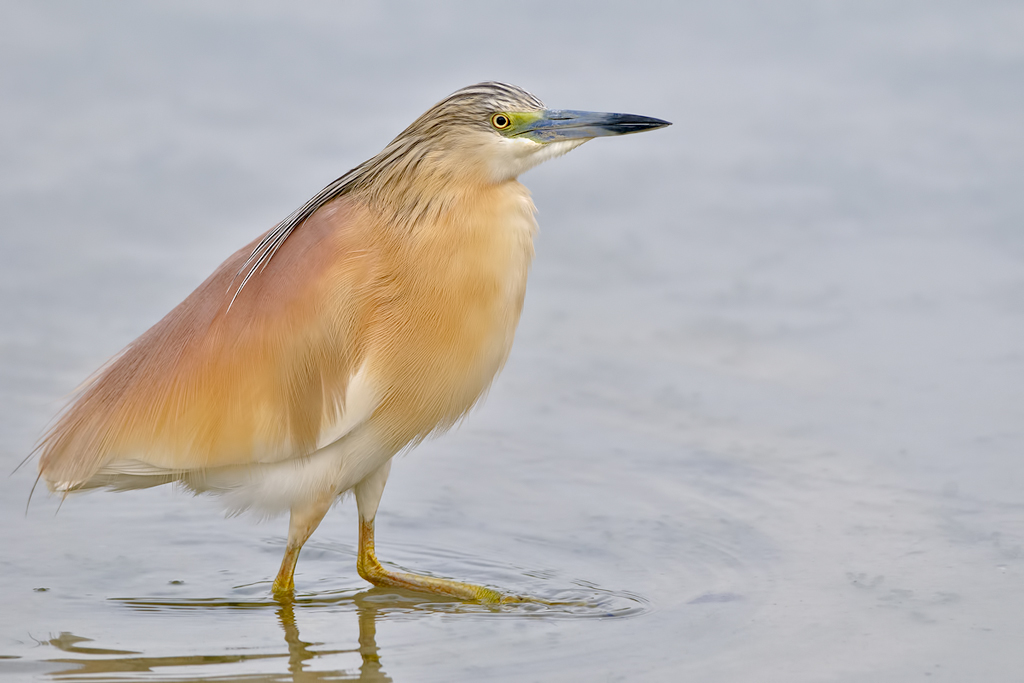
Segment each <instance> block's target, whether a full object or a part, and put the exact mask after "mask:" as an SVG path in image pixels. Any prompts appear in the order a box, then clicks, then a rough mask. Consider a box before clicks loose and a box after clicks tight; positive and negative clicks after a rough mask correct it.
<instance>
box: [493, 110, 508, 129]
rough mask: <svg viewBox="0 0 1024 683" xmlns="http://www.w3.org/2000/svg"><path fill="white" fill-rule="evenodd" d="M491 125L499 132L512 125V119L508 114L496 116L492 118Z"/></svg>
mask: <svg viewBox="0 0 1024 683" xmlns="http://www.w3.org/2000/svg"><path fill="white" fill-rule="evenodd" d="M491 125H492V126H494V127H495V128H497V129H498V130H505V129H506V128H508V127H509V126H511V125H512V119H510V118H509V117H508V115H506V114H495V115H494V116H492V117H491Z"/></svg>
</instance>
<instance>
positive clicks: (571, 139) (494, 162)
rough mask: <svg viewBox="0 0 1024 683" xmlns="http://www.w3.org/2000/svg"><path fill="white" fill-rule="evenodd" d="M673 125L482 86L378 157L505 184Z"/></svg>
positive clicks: (430, 113) (437, 110)
mask: <svg viewBox="0 0 1024 683" xmlns="http://www.w3.org/2000/svg"><path fill="white" fill-rule="evenodd" d="M668 125H671V124H670V123H669V122H668V121H662V120H661V119H655V118H650V117H647V116H637V115H634V114H611V113H603V112H589V111H574V110H567V109H566V110H558V109H547V108H545V106H544V103H543V102H541V101H540V100H539V99H537V98H536V97H534V96H533V95H531V94H530V93H528V92H526V91H525V90H523V89H522V88H520V87H518V86H514V85H508V84H506V83H495V82H488V83H478V84H477V85H471V86H469V87H467V88H463V89H461V90H458V91H456V92H455V93H452V94H451V95H449V96H448V97H446V98H445V99H444V100H442V101H440V102H438V103H437V104H435V105H434V106H433V107H431V108H430V109H429V110H427V112H426V113H424V114H423V115H422V116H420V117H419V118H418V119H416V121H414V122H413V123H412V125H410V126H409V127H408V128H407V129H406V130H404V131H403V132H402V133H401V134H400V135H399V136H398V137H396V138H395V139H394V140H393V141H392V142H391V144H389V145H388V147H387V148H386V149H385V150H384V152H382V154H381V155H380V156H379V157H378V158H380V157H386V158H387V160H388V161H390V162H392V163H396V162H397V163H398V164H399V165H401V166H403V167H405V169H407V170H410V171H415V170H416V169H417V168H422V169H424V170H426V169H428V168H429V169H431V170H435V171H441V172H443V173H444V174H445V175H448V176H456V175H467V174H468V175H472V176H475V177H477V178H480V179H481V180H484V181H488V182H504V181H506V180H512V179H514V178H516V177H517V176H518V175H519V174H521V173H523V172H525V171H527V170H529V169H531V168H533V167H534V166H536V165H537V164H540V163H541V162H544V161H547V160H548V159H553V158H554V157H557V156H561V155H562V154H565V153H566V152H568V151H570V150H572V149H575V148H576V147H579V146H580V145H582V144H583V143H584V142H586V141H587V140H590V139H592V138H596V137H602V136H607V135H625V134H627V133H639V132H642V131H645V130H654V129H656V128H662V127H664V126H668Z"/></svg>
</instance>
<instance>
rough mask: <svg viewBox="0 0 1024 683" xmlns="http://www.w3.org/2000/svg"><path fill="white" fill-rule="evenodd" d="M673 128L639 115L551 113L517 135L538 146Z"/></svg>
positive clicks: (551, 111) (568, 110) (659, 120)
mask: <svg viewBox="0 0 1024 683" xmlns="http://www.w3.org/2000/svg"><path fill="white" fill-rule="evenodd" d="M671 125H672V124H671V123H669V122H668V121H663V120H661V119H655V118H652V117H650V116H640V115H638V114H611V113H606V112H596V111H573V110H570V109H549V110H546V111H545V112H544V113H543V115H542V116H541V117H540V118H538V119H537V120H536V121H534V122H532V123H530V124H529V125H528V126H527V127H526V128H525V129H524V130H523V131H522V132H520V133H517V134H516V135H517V136H523V137H528V138H529V139H531V140H534V141H535V142H554V141H556V140H578V139H580V138H598V137H603V136H606V135H628V134H630V133H642V132H644V131H646V130H655V129H657V128H664V127H665V126H671Z"/></svg>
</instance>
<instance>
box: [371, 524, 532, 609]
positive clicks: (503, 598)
mask: <svg viewBox="0 0 1024 683" xmlns="http://www.w3.org/2000/svg"><path fill="white" fill-rule="evenodd" d="M356 568H357V569H358V570H359V576H361V577H363V578H364V579H366V580H367V581H369V582H370V583H372V584H373V585H375V586H392V587H395V588H407V589H409V590H413V591H420V592H422V593H439V594H441V595H448V596H451V597H453V598H459V599H461V600H472V601H475V602H483V603H490V604H495V603H502V604H505V603H511V602H522V600H523V598H520V597H519V596H517V595H505V594H503V593H499V592H498V591H496V590H492V589H490V588H484V587H483V586H477V585H474V584H472V583H463V582H461V581H453V580H452V579H438V578H435V577H433V576H423V575H421V574H410V573H408V572H393V571H388V570H387V569H384V567H382V566H381V564H380V562H379V561H378V560H377V553H376V552H375V551H374V549H373V520H372V519H371V520H369V521H367V520H365V519H363V518H362V517H360V519H359V559H358V560H357V561H356Z"/></svg>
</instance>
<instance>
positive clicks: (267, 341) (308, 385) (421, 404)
mask: <svg viewBox="0 0 1024 683" xmlns="http://www.w3.org/2000/svg"><path fill="white" fill-rule="evenodd" d="M667 125H669V123H668V122H667V121H662V120H660V119H654V118H649V117H645V116H635V115H631V114H606V113H594V112H582V111H567V110H562V111H560V110H549V109H545V108H544V105H543V104H542V103H541V101H540V100H538V99H537V98H536V97H534V96H533V95H531V94H530V93H528V92H526V91H525V90H522V89H521V88H518V87H516V86H512V85H506V84H502V83H480V84H478V85H474V86H470V87H468V88H464V89H462V90H459V91H458V92H456V93H454V94H452V95H451V96H449V97H448V98H446V99H444V100H442V101H441V102H439V103H437V104H436V105H434V106H433V107H431V108H430V109H429V110H428V111H427V112H426V113H425V114H423V115H422V116H420V117H419V118H418V119H416V121H414V122H413V123H412V125H410V126H409V127H408V128H406V129H405V130H404V131H403V132H402V133H401V134H400V135H399V136H398V137H396V138H395V139H394V140H393V141H391V143H390V144H388V146H387V147H385V148H384V150H383V151H382V152H381V153H380V154H378V155H377V156H375V157H373V158H372V159H370V160H369V161H366V162H364V163H363V164H361V165H359V166H357V167H356V168H354V169H352V170H351V171H349V172H348V173H346V174H345V175H343V176H341V177H340V178H338V179H337V180H335V181H334V182H333V183H331V184H330V185H328V186H327V187H325V188H324V189H323V190H322V191H320V192H319V193H318V194H317V195H316V196H314V197H313V198H312V199H310V200H309V201H307V202H306V203H305V204H303V205H302V206H301V207H299V208H298V209H297V210H296V211H295V212H293V213H292V214H291V215H290V216H288V217H287V218H286V219H284V220H283V221H282V222H280V223H278V224H277V225H276V226H275V227H274V228H273V229H272V230H270V231H269V232H267V233H265V234H264V235H263V236H261V237H260V238H258V239H257V240H255V241H254V242H253V243H252V244H249V245H248V246H246V247H244V248H243V249H241V250H239V251H237V252H236V253H235V254H233V255H232V256H230V257H229V258H228V259H227V260H226V261H225V262H224V263H223V264H221V266H220V267H219V268H217V270H216V271H214V273H213V274H212V275H211V276H210V277H209V278H207V279H206V281H205V282H203V283H202V284H201V285H199V287H198V288H197V289H196V290H195V291H194V292H193V293H192V294H190V295H189V296H188V297H187V298H186V299H185V300H184V301H183V302H182V303H181V304H179V305H178V306H177V307H176V308H175V309H174V310H172V311H171V312H170V313H168V314H167V315H166V316H165V317H164V318H163V319H162V320H160V321H159V322H158V323H156V324H155V325H154V326H153V327H151V328H150V329H149V330H148V331H146V332H145V333H144V334H143V335H142V336H140V337H139V338H138V339H136V340H135V341H134V342H132V343H131V344H130V345H129V346H128V347H127V348H126V349H124V350H123V351H122V352H121V353H120V355H118V356H116V357H115V358H114V359H113V360H112V361H111V362H110V363H108V364H107V365H106V366H105V367H103V368H102V369H101V370H100V371H99V372H98V373H97V374H95V375H94V376H93V377H92V379H90V380H89V381H87V383H86V384H85V385H84V387H83V388H82V389H81V391H80V393H79V394H78V395H77V397H76V398H75V399H74V400H73V401H72V402H71V404H70V405H69V406H68V407H67V408H66V409H65V411H64V412H63V413H62V414H61V415H60V416H59V418H58V419H57V421H56V422H55V424H54V426H53V427H52V428H51V429H50V430H49V432H48V433H47V434H46V435H45V436H44V437H43V439H42V440H41V442H40V449H41V458H40V462H39V472H40V475H41V476H42V478H43V479H44V480H45V481H46V483H47V484H48V486H49V487H50V489H51V490H52V491H56V492H60V493H62V494H67V493H69V492H73V491H79V490H83V489H92V488H97V487H109V488H112V489H118V490H125V489H137V488H146V487H149V486H155V485H159V484H165V483H169V482H179V483H180V484H182V485H184V486H185V487H186V488H188V489H191V490H192V491H194V492H197V493H200V492H208V493H214V494H219V495H221V496H223V497H224V499H225V501H226V504H227V506H228V508H229V509H231V510H234V511H241V510H246V509H250V508H251V509H255V510H257V511H259V512H261V513H263V514H275V513H280V512H284V511H286V510H287V511H289V512H290V513H291V519H290V523H289V527H288V542H287V546H286V549H285V554H284V559H283V561H282V563H281V569H280V571H279V572H278V574H277V578H276V580H275V581H274V585H273V590H274V592H275V593H276V594H278V595H279V596H288V595H291V594H292V592H293V591H294V572H295V564H296V561H297V560H298V557H299V551H300V550H301V549H302V545H303V544H304V543H305V542H306V540H307V539H308V538H309V537H310V535H311V534H312V533H313V531H314V530H315V529H316V528H317V526H318V525H319V524H320V521H321V520H322V519H323V517H324V514H325V513H326V512H327V511H328V509H330V507H331V506H332V505H333V504H334V503H335V502H336V501H338V500H339V498H340V497H341V496H342V495H343V494H345V493H346V492H348V491H352V492H353V493H354V494H355V499H356V505H357V507H358V513H359V555H358V560H357V567H358V571H359V575H360V576H362V577H363V578H364V579H366V580H367V581H369V582H371V583H373V584H376V585H378V586H394V587H401V588H407V589H412V590H416V591H426V592H432V593H439V594H444V595H448V596H453V597H456V598H461V599H465V600H477V601H482V602H501V601H503V600H506V601H507V600H514V599H516V598H515V597H514V596H508V595H504V594H503V593H501V592H499V591H496V590H492V589H490V588H485V587H483V586H476V585H472V584H468V583H462V582H459V581H454V580H447V579H440V578H434V577H430V576H422V575H417V574H410V573H405V572H398V571H392V570H390V569H386V568H384V567H383V566H382V565H381V564H380V562H379V561H378V560H377V557H376V553H375V551H374V535H373V521H374V517H375V516H376V513H377V506H378V503H379V501H380V497H381V494H382V493H383V491H384V484H385V482H387V478H388V473H389V471H390V469H391V460H392V457H393V456H394V455H395V454H396V453H398V452H399V451H402V450H403V449H405V448H406V447H408V446H410V445H415V444H416V443H418V442H420V441H421V440H422V439H424V438H425V437H426V436H428V435H430V434H433V433H437V432H441V431H444V430H446V429H448V428H449V427H451V426H452V425H453V424H455V422H456V421H458V420H459V418H460V417H462V416H463V415H464V414H465V413H466V412H467V411H468V410H469V409H470V408H471V407H472V406H473V405H474V404H475V403H476V402H477V400H478V399H479V398H480V397H481V395H483V393H484V392H485V391H486V389H487V387H488V386H489V385H490V384H491V381H492V380H493V379H494V376H495V375H496V374H497V372H498V371H499V370H500V369H501V367H502V365H503V364H504V363H505V359H506V358H507V357H508V354H509V349H510V348H511V345H512V337H513V334H514V333H515V329H516V325H517V323H518V321H519V314H520V311H521V310H522V306H523V297H524V294H525V290H526V276H527V271H528V270H529V267H530V261H531V259H532V258H533V236H534V232H535V231H536V229H537V225H536V222H535V221H534V216H533V214H534V205H533V202H532V201H531V200H530V195H529V192H528V191H527V190H526V188H525V187H523V186H522V185H520V184H519V182H518V181H517V177H518V176H519V175H520V174H521V173H523V172H524V171H526V170H528V169H530V168H532V167H533V166H536V165H537V164H539V163H541V162H542V161H545V160H547V159H551V158H554V157H557V156H559V155H561V154H565V153H566V152H568V151H570V150H572V149H574V148H576V147H579V146H580V145H582V144H583V143H584V142H586V141H587V140H590V139H591V138H595V137H599V136H607V135H623V134H626V133H636V132H640V131H645V130H653V129H655V128H661V127H663V126H667Z"/></svg>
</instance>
